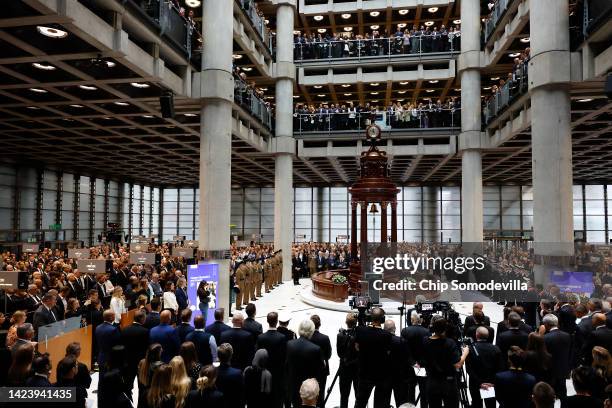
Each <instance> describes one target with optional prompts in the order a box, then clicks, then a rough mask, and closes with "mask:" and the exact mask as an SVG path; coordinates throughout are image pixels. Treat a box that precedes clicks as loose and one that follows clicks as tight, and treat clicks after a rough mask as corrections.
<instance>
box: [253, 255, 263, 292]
mask: <svg viewBox="0 0 612 408" xmlns="http://www.w3.org/2000/svg"><path fill="white" fill-rule="evenodd" d="M256 265H257V273H256V274H255V278H256V280H255V296H256V297H257V298H260V297H261V284H262V282H263V272H264V271H263V265H262V263H261V262H259V261H258V262H257V264H256Z"/></svg>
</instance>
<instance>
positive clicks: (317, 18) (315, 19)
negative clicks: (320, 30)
mask: <svg viewBox="0 0 612 408" xmlns="http://www.w3.org/2000/svg"><path fill="white" fill-rule="evenodd" d="M313 18H314V21H322V20H323V16H314V17H313Z"/></svg>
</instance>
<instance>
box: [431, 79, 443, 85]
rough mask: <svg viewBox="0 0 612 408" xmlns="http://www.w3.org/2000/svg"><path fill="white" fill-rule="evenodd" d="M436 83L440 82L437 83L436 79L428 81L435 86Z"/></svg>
mask: <svg viewBox="0 0 612 408" xmlns="http://www.w3.org/2000/svg"><path fill="white" fill-rule="evenodd" d="M438 82H440V81H438V80H437V79H432V80H431V81H429V83H430V84H437V83H438Z"/></svg>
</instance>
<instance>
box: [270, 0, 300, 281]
mask: <svg viewBox="0 0 612 408" xmlns="http://www.w3.org/2000/svg"><path fill="white" fill-rule="evenodd" d="M274 3H275V4H276V5H277V6H278V7H277V9H276V64H275V76H276V138H275V154H276V160H275V164H276V169H275V179H274V248H275V249H277V250H282V254H283V280H289V279H291V244H292V242H293V155H294V154H295V140H294V139H293V83H294V81H295V67H294V65H293V24H294V19H295V8H296V4H295V3H296V2H295V0H278V1H274Z"/></svg>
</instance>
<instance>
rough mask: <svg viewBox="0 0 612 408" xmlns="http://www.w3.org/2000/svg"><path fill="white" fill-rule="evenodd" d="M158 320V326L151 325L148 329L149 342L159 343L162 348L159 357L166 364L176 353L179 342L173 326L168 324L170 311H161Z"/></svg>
mask: <svg viewBox="0 0 612 408" xmlns="http://www.w3.org/2000/svg"><path fill="white" fill-rule="evenodd" d="M159 322H160V323H159V325H158V326H155V327H153V328H152V329H151V330H150V331H149V344H153V343H159V344H161V346H162V349H163V352H162V356H161V359H162V361H163V362H164V363H166V364H168V363H169V362H170V360H171V359H172V357H174V356H176V355H177V354H178V352H179V348H180V346H181V343H180V340H179V337H178V335H177V334H176V332H175V331H174V328H173V327H172V326H171V325H170V323H171V322H172V312H170V311H169V310H164V311H163V312H161V313H160V315H159Z"/></svg>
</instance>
